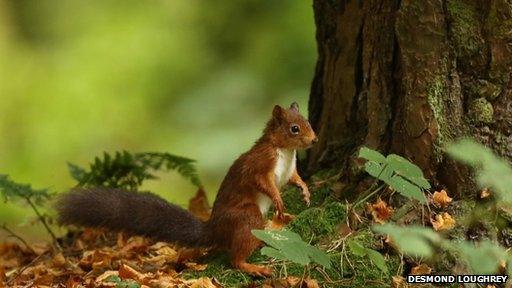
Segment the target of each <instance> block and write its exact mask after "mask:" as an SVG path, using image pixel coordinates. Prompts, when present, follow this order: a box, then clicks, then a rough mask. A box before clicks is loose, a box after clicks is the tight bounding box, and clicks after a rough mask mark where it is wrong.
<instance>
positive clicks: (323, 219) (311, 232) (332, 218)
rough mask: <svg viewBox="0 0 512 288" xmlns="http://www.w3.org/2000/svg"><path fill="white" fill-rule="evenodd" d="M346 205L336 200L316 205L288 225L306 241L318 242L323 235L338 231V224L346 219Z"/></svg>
mask: <svg viewBox="0 0 512 288" xmlns="http://www.w3.org/2000/svg"><path fill="white" fill-rule="evenodd" d="M346 217H347V208H346V206H345V205H343V204H341V203H339V202H334V203H330V204H327V205H325V207H314V208H310V209H307V210H304V211H302V212H301V213H300V214H298V215H297V216H296V218H295V219H294V220H293V221H292V222H291V223H290V224H289V225H288V227H287V228H288V229H290V230H291V231H293V232H295V233H297V234H299V235H300V236H301V237H302V239H304V240H305V241H306V242H307V241H310V242H311V243H313V244H314V243H317V242H318V241H319V240H320V238H322V237H323V236H326V235H329V234H332V233H334V232H335V231H336V226H337V225H338V224H340V223H342V222H343V221H345V220H346Z"/></svg>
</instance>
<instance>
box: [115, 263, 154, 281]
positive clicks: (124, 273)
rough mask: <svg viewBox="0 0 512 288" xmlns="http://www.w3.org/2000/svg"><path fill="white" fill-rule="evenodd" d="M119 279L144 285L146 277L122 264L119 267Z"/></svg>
mask: <svg viewBox="0 0 512 288" xmlns="http://www.w3.org/2000/svg"><path fill="white" fill-rule="evenodd" d="M118 275H119V277H121V278H122V279H132V280H135V281H137V282H139V283H146V278H147V276H146V275H144V274H142V273H140V272H139V271H137V270H135V269H133V268H132V267H130V266H128V265H126V264H123V265H121V267H119V274H118Z"/></svg>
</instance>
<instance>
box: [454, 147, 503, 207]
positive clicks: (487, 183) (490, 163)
mask: <svg viewBox="0 0 512 288" xmlns="http://www.w3.org/2000/svg"><path fill="white" fill-rule="evenodd" d="M446 150H447V152H448V154H449V155H450V156H451V157H453V158H454V159H456V160H458V161H460V162H462V163H465V164H468V165H471V166H472V167H473V169H475V172H476V180H477V182H478V184H479V186H480V188H485V187H487V188H490V189H491V190H492V191H493V192H495V195H496V198H497V199H498V201H500V202H503V203H504V204H505V205H512V167H511V166H510V165H509V163H508V162H507V161H506V160H504V159H500V158H499V157H497V156H496V155H495V154H494V153H493V152H492V150H491V149H489V148H487V147H485V146H483V145H481V144H478V143H476V142H474V141H472V140H469V139H463V140H460V141H458V142H456V143H453V144H450V145H448V147H447V149H446Z"/></svg>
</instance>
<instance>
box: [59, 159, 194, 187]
mask: <svg viewBox="0 0 512 288" xmlns="http://www.w3.org/2000/svg"><path fill="white" fill-rule="evenodd" d="M194 163H195V161H194V160H192V159H189V158H185V157H181V156H176V155H172V154H169V153H158V152H147V153H135V154H131V153H129V152H127V151H123V152H116V153H115V155H113V156H112V155H110V154H108V153H104V154H103V158H99V157H96V158H95V159H94V162H93V163H91V164H90V168H89V171H87V170H85V169H83V168H81V167H79V166H77V165H74V164H71V163H68V167H69V171H70V174H71V176H72V177H73V178H74V179H75V180H77V181H78V185H79V186H84V187H97V186H103V187H110V188H125V189H130V190H137V188H138V187H139V186H140V185H142V183H143V182H144V181H145V180H148V179H156V178H157V177H156V176H155V175H154V174H153V173H154V171H161V170H162V171H176V172H178V173H179V174H180V175H182V176H183V177H185V178H187V179H188V180H189V181H190V182H191V183H192V184H194V185H195V186H198V187H199V186H201V181H200V180H199V176H198V175H197V170H196V167H195V165H194Z"/></svg>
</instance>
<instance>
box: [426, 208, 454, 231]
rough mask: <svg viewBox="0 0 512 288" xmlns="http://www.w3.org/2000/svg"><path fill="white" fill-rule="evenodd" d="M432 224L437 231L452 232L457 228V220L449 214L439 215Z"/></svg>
mask: <svg viewBox="0 0 512 288" xmlns="http://www.w3.org/2000/svg"><path fill="white" fill-rule="evenodd" d="M430 222H431V223H432V227H434V230H436V231H442V230H450V229H452V228H453V227H455V219H453V218H452V216H451V215H450V214H448V212H444V213H442V214H437V215H436V217H435V220H433V219H431V220H430Z"/></svg>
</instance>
